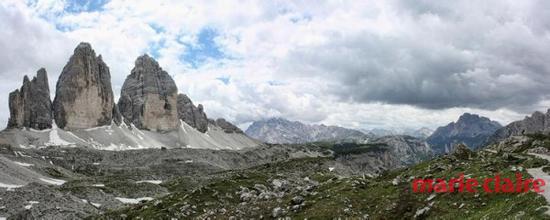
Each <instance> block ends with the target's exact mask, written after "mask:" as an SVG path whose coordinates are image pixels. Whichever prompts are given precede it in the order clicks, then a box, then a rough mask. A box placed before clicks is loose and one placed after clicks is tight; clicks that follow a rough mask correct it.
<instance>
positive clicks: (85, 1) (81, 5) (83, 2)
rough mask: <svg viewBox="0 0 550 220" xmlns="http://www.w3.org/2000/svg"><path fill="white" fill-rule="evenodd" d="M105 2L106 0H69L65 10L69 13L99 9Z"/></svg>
mask: <svg viewBox="0 0 550 220" xmlns="http://www.w3.org/2000/svg"><path fill="white" fill-rule="evenodd" d="M107 2H108V0H69V1H67V5H66V6H65V11H67V12H70V13H80V12H92V11H101V10H103V5H105V4H106V3H107Z"/></svg>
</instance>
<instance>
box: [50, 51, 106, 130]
mask: <svg viewBox="0 0 550 220" xmlns="http://www.w3.org/2000/svg"><path fill="white" fill-rule="evenodd" d="M113 106H114V100H113V90H112V88H111V74H110V73H109V67H107V65H106V64H105V63H104V62H103V60H102V58H101V55H100V56H96V54H95V51H94V50H93V49H92V47H91V46H90V44H89V43H80V44H79V45H78V46H77V47H76V49H75V50H74V54H73V55H72V56H71V58H70V60H69V62H68V63H67V65H65V67H64V68H63V71H62V72H61V75H60V76H59V80H58V81H57V86H56V94H55V99H54V101H53V110H54V111H53V112H54V117H55V122H56V124H57V126H58V127H60V128H65V129H80V128H92V127H97V126H103V125H109V124H111V121H112V119H113V118H112V117H113Z"/></svg>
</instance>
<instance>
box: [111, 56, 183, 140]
mask: <svg viewBox="0 0 550 220" xmlns="http://www.w3.org/2000/svg"><path fill="white" fill-rule="evenodd" d="M177 92H178V88H177V87H176V83H175V82H174V80H173V79H172V77H170V75H168V73H167V72H166V71H164V70H162V68H161V67H160V66H159V64H158V63H157V61H155V60H154V59H153V58H151V57H149V56H148V55H143V56H140V57H138V59H137V60H136V62H135V67H134V68H133V69H132V72H131V74H130V75H129V76H128V77H127V78H126V80H125V81H124V85H123V86H122V90H121V97H120V100H119V103H118V108H119V110H120V113H121V114H122V116H123V118H124V121H125V122H126V123H132V124H134V125H135V126H136V127H137V128H139V129H147V130H152V131H168V130H173V129H176V128H177V126H178V125H179V120H178V112H177Z"/></svg>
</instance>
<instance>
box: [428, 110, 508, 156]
mask: <svg viewBox="0 0 550 220" xmlns="http://www.w3.org/2000/svg"><path fill="white" fill-rule="evenodd" d="M500 128H502V125H500V124H499V123H498V122H496V121H491V120H490V119H489V118H486V117H480V116H479V115H475V114H470V113H464V114H463V115H462V116H460V118H459V119H458V121H456V122H451V123H450V124H448V125H446V126H443V127H439V128H437V130H435V132H434V133H433V134H432V135H430V137H428V138H427V142H428V144H430V146H431V147H432V150H433V151H434V153H436V154H441V153H448V152H450V151H451V150H452V148H453V146H454V145H455V144H459V143H464V144H466V145H467V146H468V147H470V148H471V149H478V148H479V147H482V145H483V144H485V143H486V142H487V140H488V139H489V137H491V136H492V135H493V134H494V133H495V131H497V130H498V129H500Z"/></svg>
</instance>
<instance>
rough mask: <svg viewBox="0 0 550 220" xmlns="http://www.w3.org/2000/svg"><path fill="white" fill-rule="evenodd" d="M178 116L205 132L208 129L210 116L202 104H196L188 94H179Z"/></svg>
mask: <svg viewBox="0 0 550 220" xmlns="http://www.w3.org/2000/svg"><path fill="white" fill-rule="evenodd" d="M177 107H178V118H179V119H181V120H182V121H184V122H185V123H187V124H188V125H190V126H191V127H194V128H196V129H197V130H198V131H200V132H202V133H204V132H206V131H207V130H208V118H207V117H206V113H204V109H203V107H202V105H201V104H199V106H198V107H197V106H195V105H194V104H193V102H192V101H191V99H190V98H189V97H187V95H184V94H179V95H178V106H177Z"/></svg>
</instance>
